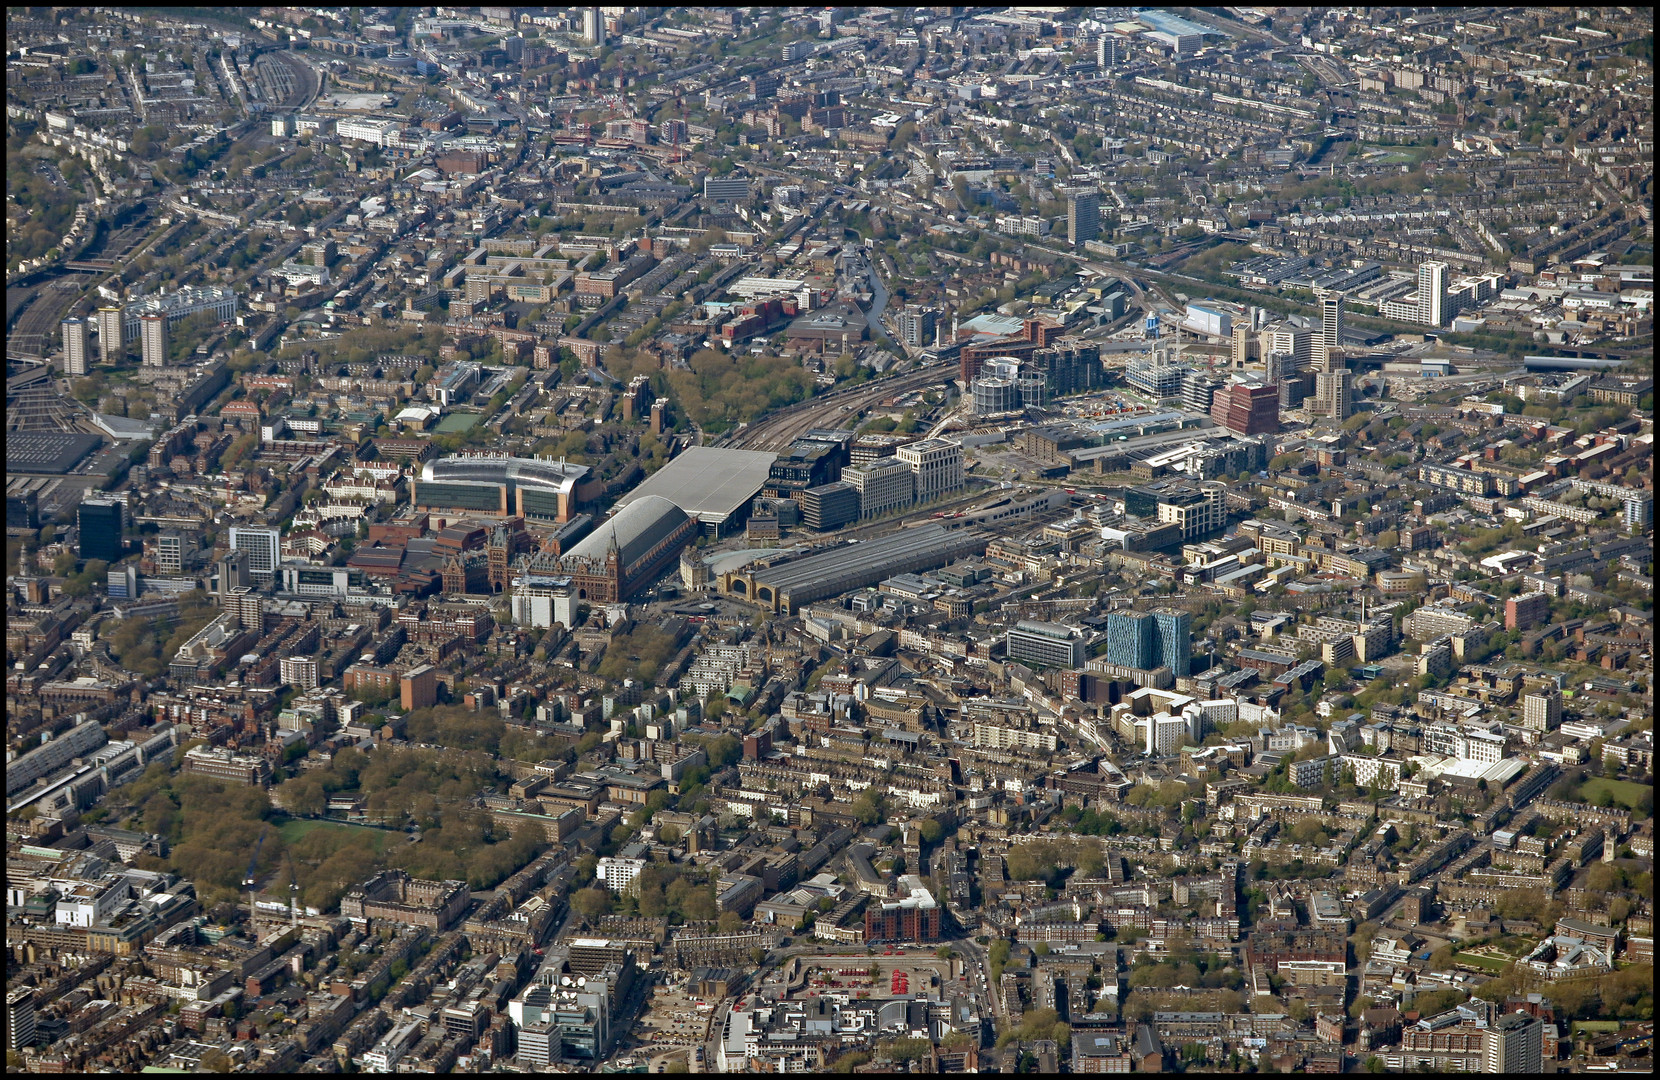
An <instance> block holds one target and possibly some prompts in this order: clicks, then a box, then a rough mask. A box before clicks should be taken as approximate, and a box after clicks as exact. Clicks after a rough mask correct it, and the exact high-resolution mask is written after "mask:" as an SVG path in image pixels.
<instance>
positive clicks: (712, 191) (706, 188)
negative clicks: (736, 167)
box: [703, 176, 749, 202]
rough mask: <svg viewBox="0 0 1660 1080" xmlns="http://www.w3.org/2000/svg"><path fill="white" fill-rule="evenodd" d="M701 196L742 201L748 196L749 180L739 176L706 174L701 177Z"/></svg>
mask: <svg viewBox="0 0 1660 1080" xmlns="http://www.w3.org/2000/svg"><path fill="white" fill-rule="evenodd" d="M703 197H704V198H705V199H716V200H722V199H734V200H737V201H738V202H743V201H744V200H746V199H748V198H749V181H748V180H746V179H744V178H743V177H741V176H727V177H717V176H706V177H704V178H703Z"/></svg>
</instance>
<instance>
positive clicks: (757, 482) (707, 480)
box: [617, 446, 778, 525]
mask: <svg viewBox="0 0 1660 1080" xmlns="http://www.w3.org/2000/svg"><path fill="white" fill-rule="evenodd" d="M776 460H778V455H777V454H773V453H769V452H767V451H763V450H729V449H724V448H721V447H714V446H691V447H687V448H686V449H685V450H683V451H682V452H681V453H680V455H679V456H678V457H676V458H675V459H674V460H673V461H670V462H669V463H668V464H667V465H665V466H663V467H662V468H661V469H659V470H657V472H655V473H653V474H652V475H651V476H650V477H648V478H647V479H646V481H645V483H643V484H641V485H640V486H639V487H637V488H635V489H634V490H633V491H630V492H629V493H628V494H627V495H624V496H623V497H622V498H621V499H620V500H618V502H617V508H618V509H622V508H623V507H626V506H627V505H628V504H630V503H632V502H635V501H637V500H639V499H641V498H644V497H645V496H647V495H657V496H660V497H662V498H665V499H667V500H669V501H670V502H672V503H674V504H675V505H676V506H678V507H680V509H682V510H684V511H685V512H686V514H687V515H688V516H690V517H694V518H696V519H697V520H698V521H699V522H701V523H702V524H705V525H720V524H722V523H723V522H725V520H726V519H727V518H728V517H730V516H731V515H732V514H734V513H736V512H737V511H738V510H739V509H741V508H742V507H743V506H744V504H745V503H747V502H749V500H750V499H753V498H754V497H755V495H756V493H757V492H759V491H760V490H761V485H763V484H765V483H766V481H767V474H768V472H770V471H771V469H772V463H773V462H774V461H776Z"/></svg>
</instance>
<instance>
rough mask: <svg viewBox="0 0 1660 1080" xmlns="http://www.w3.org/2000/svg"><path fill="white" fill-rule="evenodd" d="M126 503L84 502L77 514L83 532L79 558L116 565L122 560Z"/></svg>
mask: <svg viewBox="0 0 1660 1080" xmlns="http://www.w3.org/2000/svg"><path fill="white" fill-rule="evenodd" d="M126 512H127V504H126V503H124V502H122V501H121V500H120V499H82V500H81V507H80V510H79V511H77V513H76V515H75V524H76V526H77V527H78V528H79V530H80V557H81V558H83V559H103V560H104V561H105V562H114V561H116V560H117V559H119V558H120V557H121V552H122V548H123V544H122V541H121V530H122V529H124V528H125V527H126V523H127V521H126Z"/></svg>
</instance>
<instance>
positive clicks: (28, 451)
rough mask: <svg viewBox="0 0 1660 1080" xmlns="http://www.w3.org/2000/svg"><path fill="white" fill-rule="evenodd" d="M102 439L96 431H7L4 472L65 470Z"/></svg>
mask: <svg viewBox="0 0 1660 1080" xmlns="http://www.w3.org/2000/svg"><path fill="white" fill-rule="evenodd" d="M102 442H103V440H102V439H100V438H98V436H96V435H86V434H82V433H80V432H67V431H8V432H7V433H6V471H7V472H8V473H12V472H18V473H49V474H54V475H59V474H63V473H66V472H68V471H69V470H70V469H73V468H74V467H75V466H76V465H78V464H80V462H81V459H82V458H84V457H86V456H87V455H88V454H90V453H92V451H94V450H96V449H97V448H98V446H99V445H100V444H101V443H102Z"/></svg>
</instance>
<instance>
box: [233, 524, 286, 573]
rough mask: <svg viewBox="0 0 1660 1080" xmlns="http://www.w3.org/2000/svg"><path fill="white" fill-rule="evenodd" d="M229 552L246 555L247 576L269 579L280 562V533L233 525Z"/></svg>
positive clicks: (272, 530)
mask: <svg viewBox="0 0 1660 1080" xmlns="http://www.w3.org/2000/svg"><path fill="white" fill-rule="evenodd" d="M231 550H232V551H241V552H246V553H247V556H248V573H249V574H251V575H252V576H254V577H256V578H269V577H271V576H272V575H273V574H275V573H276V572H277V564H278V563H279V562H281V561H282V533H280V532H279V531H278V530H276V529H268V528H261V527H258V526H247V525H233V526H231Z"/></svg>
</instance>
